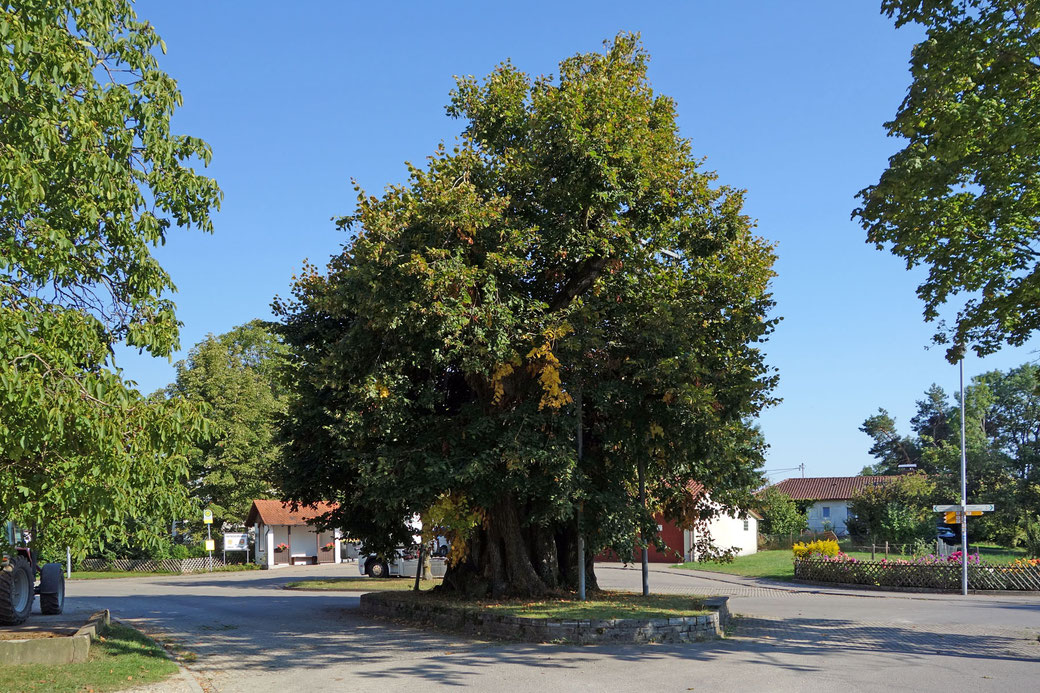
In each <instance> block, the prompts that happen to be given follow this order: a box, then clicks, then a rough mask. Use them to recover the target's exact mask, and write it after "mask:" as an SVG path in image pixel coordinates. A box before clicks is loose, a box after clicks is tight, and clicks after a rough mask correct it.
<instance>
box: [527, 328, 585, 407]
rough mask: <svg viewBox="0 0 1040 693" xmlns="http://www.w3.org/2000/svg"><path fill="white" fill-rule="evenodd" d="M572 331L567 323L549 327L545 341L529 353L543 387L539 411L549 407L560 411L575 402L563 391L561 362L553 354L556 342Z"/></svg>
mask: <svg viewBox="0 0 1040 693" xmlns="http://www.w3.org/2000/svg"><path fill="white" fill-rule="evenodd" d="M571 331H572V328H571V326H570V325H568V324H567V323H563V324H562V325H560V326H558V327H555V328H554V327H549V328H546V330H545V331H544V332H543V333H542V337H544V339H545V341H544V342H543V343H542V344H540V345H539V346H536V347H534V348H533V349H531V351H529V352H528V353H527V358H528V359H531V368H532V370H533V371H534V372H535V373H537V374H538V382H539V383H541V385H542V399H541V401H539V403H538V409H539V410H541V409H544V408H545V407H549V408H550V409H559V408H560V407H562V406H564V405H567V404H570V403H571V402H573V401H574V400H573V398H571V396H570V395H569V394H568V393H567V391H566V390H564V389H563V384H562V382H561V381H560V360H559V359H558V358H556V354H554V353H553V346H554V345H555V343H556V340H557V339H559V338H561V337H563V336H565V335H566V334H568V333H569V332H571Z"/></svg>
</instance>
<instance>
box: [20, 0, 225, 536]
mask: <svg viewBox="0 0 1040 693" xmlns="http://www.w3.org/2000/svg"><path fill="white" fill-rule="evenodd" d="M162 48H163V46H162V43H161V41H160V39H159V37H158V36H157V35H156V34H155V31H154V29H153V28H152V27H151V26H150V25H148V24H147V23H145V22H141V21H139V20H137V18H136V17H135V15H134V13H133V11H132V10H131V8H130V3H128V2H125V1H124V0H81V1H72V0H67V1H65V2H21V3H17V4H15V5H11V4H7V5H4V6H3V8H0V55H2V59H3V60H4V62H5V63H6V64H7V66H8V69H6V70H4V72H3V75H2V76H0V149H2V151H3V153H2V155H0V466H2V467H3V469H4V473H3V474H2V475H0V509H2V510H3V512H6V513H9V514H10V515H12V516H14V517H15V518H16V519H18V520H19V521H20V522H21V523H22V524H23V525H26V526H30V527H31V526H32V525H34V524H37V525H38V526H39V530H40V532H41V534H42V537H41V538H43V539H45V541H43V542H42V545H43V546H44V548H47V547H49V546H62V545H64V544H66V543H67V544H69V545H71V546H72V547H74V549H75V550H76V551H77V552H78V553H81V554H82V552H84V551H86V550H87V548H88V546H89V547H93V548H95V549H97V548H100V547H101V546H103V545H104V544H105V543H106V542H109V541H112V540H114V539H118V538H119V537H124V536H125V534H126V532H130V533H132V534H133V536H134V540H135V541H136V542H138V543H140V544H142V545H147V544H149V543H153V544H154V543H155V542H158V541H159V540H160V537H161V536H162V534H163V532H164V528H165V527H166V520H165V519H163V520H162V521H161V522H159V523H154V522H152V521H151V518H157V517H165V518H169V517H171V516H172V514H173V512H174V511H178V510H179V511H182V510H183V508H184V506H185V503H186V498H185V493H184V487H183V482H184V480H185V478H186V476H187V462H186V459H185V456H184V453H185V451H186V449H187V448H188V447H189V445H190V443H191V441H192V440H193V439H195V438H196V437H198V436H199V435H200V434H202V433H204V428H205V426H204V422H203V421H202V418H201V417H200V415H199V413H198V412H197V410H196V409H195V408H194V407H191V406H187V405H185V404H184V403H183V402H180V401H159V400H146V399H145V398H143V397H142V396H141V395H140V394H139V393H138V392H137V391H136V390H135V389H134V388H133V387H132V384H130V383H127V382H125V381H123V380H122V378H121V376H120V374H119V372H118V371H117V370H116V369H115V368H114V365H113V363H112V359H111V353H112V349H113V347H114V346H115V345H116V344H119V343H124V344H127V345H130V346H134V347H139V348H141V349H143V350H147V351H149V352H150V353H152V354H155V355H159V356H167V355H169V354H170V353H171V351H172V350H173V349H174V348H175V347H176V346H177V331H178V323H177V321H176V318H175V316H174V313H173V307H174V306H173V303H172V302H170V301H169V300H168V299H167V298H166V297H165V294H166V293H167V292H168V291H169V290H171V289H172V288H173V285H172V283H171V281H170V277H169V276H168V275H167V274H166V272H164V271H163V269H162V268H161V267H160V266H159V264H158V263H157V262H156V261H155V259H154V258H153V257H152V255H151V247H152V246H154V245H155V244H158V243H162V242H164V240H165V238H166V234H167V231H168V229H169V228H170V227H171V226H172V225H178V226H196V227H199V228H201V229H203V230H209V229H210V228H211V222H210V218H209V211H210V209H211V208H213V207H215V206H216V205H217V204H218V202H219V199H220V192H219V190H218V189H217V187H216V184H215V183H214V182H213V181H212V180H210V179H208V178H205V177H203V176H200V175H198V174H196V173H195V172H194V171H193V170H192V169H191V168H190V167H189V166H187V165H186V162H187V161H189V160H201V161H203V162H205V161H208V159H209V149H208V147H207V146H206V145H205V143H203V142H201V141H200V140H197V139H194V138H190V137H183V136H179V135H173V134H171V132H170V129H169V121H170V117H171V115H172V113H173V110H174V108H175V107H176V106H177V105H178V104H179V103H180V95H179V93H178V92H177V89H176V84H175V83H174V81H173V80H172V79H171V78H170V77H169V76H167V75H166V74H165V73H163V72H162V71H160V70H159V69H158V67H157V62H156V58H155V56H154V55H153V51H155V50H159V49H162Z"/></svg>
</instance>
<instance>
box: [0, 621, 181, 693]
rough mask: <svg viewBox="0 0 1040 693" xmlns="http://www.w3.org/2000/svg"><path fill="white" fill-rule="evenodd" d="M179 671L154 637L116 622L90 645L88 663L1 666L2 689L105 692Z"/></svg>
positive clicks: (39, 692)
mask: <svg viewBox="0 0 1040 693" xmlns="http://www.w3.org/2000/svg"><path fill="white" fill-rule="evenodd" d="M176 671H177V665H176V664H175V663H173V662H171V661H170V660H169V658H168V657H167V656H166V653H165V652H163V650H162V648H161V647H159V645H158V644H156V642H155V641H154V640H152V639H151V638H149V637H148V636H146V635H144V634H143V633H141V632H139V631H137V630H134V629H133V628H130V627H129V626H125V625H122V624H116V623H113V624H112V625H111V626H109V628H108V629H106V630H105V632H104V634H103V635H101V636H100V637H99V638H97V639H96V640H95V641H94V643H93V644H92V645H91V647H90V655H89V658H88V660H87V661H85V662H78V663H75V664H62V665H59V666H45V665H42V664H27V665H20V666H5V667H0V691H19V692H23V691H24V692H25V693H43V692H44V691H46V692H47V693H65V692H66V691H68V692H69V693H84V692H89V691H93V692H94V693H103V691H120V690H125V689H127V688H135V687H138V686H142V685H146V684H149V683H155V682H156V681H161V680H163V679H165V678H166V677H168V676H170V675H171V674H173V673H175V672H176Z"/></svg>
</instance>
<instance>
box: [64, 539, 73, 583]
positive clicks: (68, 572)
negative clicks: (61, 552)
mask: <svg viewBox="0 0 1040 693" xmlns="http://www.w3.org/2000/svg"><path fill="white" fill-rule="evenodd" d="M65 577H67V578H69V579H70V580H71V579H72V549H70V548H69V547H68V546H66V547H65Z"/></svg>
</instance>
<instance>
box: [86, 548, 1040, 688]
mask: <svg viewBox="0 0 1040 693" xmlns="http://www.w3.org/2000/svg"><path fill="white" fill-rule="evenodd" d="M332 575H356V568H355V566H353V565H342V566H317V567H308V568H291V569H290V568H286V569H282V570H277V571H264V572H253V573H226V574H216V575H213V576H184V577H163V578H134V579H121V580H93V581H74V582H71V583H69V588H68V594H69V597H68V601H67V609H72V610H76V611H80V612H83V613H87V612H89V611H92V610H94V609H97V608H108V609H111V610H112V613H113V615H115V616H116V617H118V618H121V619H124V620H126V621H129V622H131V623H133V624H135V625H137V626H138V627H140V628H142V629H143V630H145V631H147V632H149V633H151V634H153V635H156V636H158V637H160V638H161V639H163V640H165V641H168V642H170V643H172V644H173V645H174V646H175V647H179V648H183V650H182V651H186V652H191V653H194V659H195V661H194V662H193V663H191V664H190V665H189V667H190V671H191V674H192V675H193V676H194V678H195V679H196V680H197V681H198V682H199V683H200V684H201V685H202V687H203V688H204V689H205V690H208V691H226V692H229V693H230V692H234V691H249V692H250V693H263V692H265V691H293V690H299V691H301V692H302V691H344V690H353V689H355V688H356V687H358V686H363V687H365V688H368V689H375V690H380V691H398V690H400V691H406V690H407V691H409V692H414V691H422V690H430V689H434V688H442V687H443V688H448V687H450V688H454V689H471V690H509V691H519V690H523V691H535V690H538V691H542V690H546V691H572V690H574V691H579V690H590V691H605V690H623V689H628V688H633V687H639V688H640V689H646V690H650V691H655V692H656V691H688V690H694V691H709V690H710V691H745V690H748V691H752V690H753V691H804V690H808V689H812V690H815V691H839V690H840V691H843V692H844V693H848V692H851V691H892V690H895V691H900V690H906V691H922V690H926V691H933V690H934V691H946V690H953V689H957V690H963V691H1027V690H1028V691H1033V690H1036V686H1037V684H1036V681H1037V680H1038V678H1040V642H1038V641H1037V638H1038V636H1040V597H1025V596H988V595H987V596H972V597H968V598H962V597H960V596H959V595H957V596H948V595H931V594H927V595H907V594H900V593H875V592H867V591H859V590H841V589H825V588H816V587H803V586H796V587H789V586H778V585H776V584H774V583H768V582H767V581H760V580H752V579H744V578H736V577H733V576H723V575H717V574H711V573H690V572H687V571H679V570H674V569H668V568H654V569H653V571H652V573H651V587H652V589H653V590H655V591H661V592H677V593H688V594H726V595H730V597H731V600H730V605H731V609H732V611H733V612H735V613H737V614H740V615H741V616H742V617H741V618H740V619H738V621H737V624H736V627H735V633H734V635H733V637H731V638H729V639H727V640H724V641H716V642H709V643H700V644H695V645H646V646H586V647H578V646H567V647H561V646H555V645H533V644H523V643H519V644H518V643H497V642H481V641H474V640H468V639H464V638H460V637H456V636H453V635H448V634H443V633H431V632H427V631H423V630H419V629H414V628H410V627H407V626H403V625H397V624H392V623H386V622H379V621H373V620H370V619H368V618H365V617H363V616H361V615H360V614H358V613H357V605H358V598H357V595H356V594H350V593H331V594H330V593H322V592H290V591H286V590H283V589H281V587H282V585H283V584H284V583H285V582H287V581H289V580H293V579H299V578H301V577H305V576H307V577H310V576H332ZM597 575H598V576H599V581H600V585H601V586H603V587H610V588H624V589H632V590H638V589H639V579H640V578H639V576H640V574H639V570H638V568H637V567H636V568H632V567H629V568H624V567H622V566H620V565H603V566H597ZM150 690H154V691H164V692H165V691H168V692H169V693H174V692H178V693H179V691H187V690H191V688H190V687H188V686H186V685H185V683H184V682H182V681H173V682H170V683H168V684H164V685H163V686H161V687H158V688H153V689H150Z"/></svg>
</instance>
